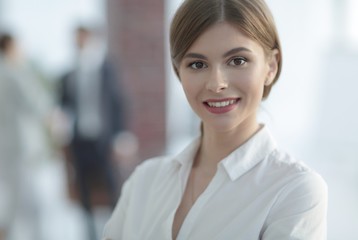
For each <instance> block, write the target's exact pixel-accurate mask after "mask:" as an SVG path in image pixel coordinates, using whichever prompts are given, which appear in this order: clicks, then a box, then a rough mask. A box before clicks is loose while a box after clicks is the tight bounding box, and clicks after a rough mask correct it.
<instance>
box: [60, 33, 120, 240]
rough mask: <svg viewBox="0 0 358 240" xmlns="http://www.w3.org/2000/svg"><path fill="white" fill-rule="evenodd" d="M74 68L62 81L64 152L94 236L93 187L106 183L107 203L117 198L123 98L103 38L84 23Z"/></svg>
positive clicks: (77, 40)
mask: <svg viewBox="0 0 358 240" xmlns="http://www.w3.org/2000/svg"><path fill="white" fill-rule="evenodd" d="M76 46H77V54H76V56H77V59H76V63H75V68H74V69H73V70H71V71H70V72H68V73H67V74H65V75H64V76H63V78H62V79H61V81H60V90H59V95H60V104H61V108H62V111H63V113H64V115H65V116H66V118H67V122H68V123H70V124H69V125H70V126H71V127H70V129H71V130H70V131H69V133H70V138H69V141H68V145H67V147H66V149H67V156H68V158H69V159H70V161H71V163H72V164H73V168H74V170H75V171H74V172H75V180H76V184H77V186H78V193H79V198H80V202H81V204H82V206H83V208H84V209H85V211H86V213H87V214H88V227H89V231H90V235H91V236H90V237H91V239H93V240H95V239H96V237H95V235H96V233H95V232H94V229H95V227H94V222H93V215H92V214H93V213H92V207H93V206H92V203H91V199H93V197H94V194H95V193H96V189H97V188H98V186H99V187H103V186H104V187H105V188H106V190H107V195H108V197H109V198H108V199H109V204H110V206H111V207H114V204H115V202H116V200H117V198H118V192H119V181H118V175H117V173H118V171H116V168H115V167H114V166H113V162H112V161H111V157H112V156H113V154H114V152H115V151H114V149H115V145H116V142H118V141H117V140H118V138H119V136H120V134H121V133H122V132H123V131H124V130H125V119H126V114H125V104H126V102H125V100H124V98H123V92H122V89H121V88H120V82H119V79H118V78H117V75H116V72H115V71H114V69H113V68H112V66H111V64H110V62H109V61H108V58H107V57H106V51H105V44H104V43H103V41H102V40H101V39H100V38H98V37H97V35H96V34H95V33H94V32H93V31H91V30H90V29H88V28H84V27H79V28H78V29H77V30H76Z"/></svg>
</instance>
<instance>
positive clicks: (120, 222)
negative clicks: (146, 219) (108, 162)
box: [102, 173, 134, 240]
mask: <svg viewBox="0 0 358 240" xmlns="http://www.w3.org/2000/svg"><path fill="white" fill-rule="evenodd" d="M133 175H134V173H133V174H132V175H131V177H130V178H129V179H128V180H127V181H126V182H125V183H124V184H123V187H122V192H121V197H120V199H119V201H118V203H117V205H116V207H115V209H114V211H113V213H112V216H111V217H110V219H109V221H108V222H107V223H106V225H105V228H104V231H103V236H102V240H119V239H122V235H123V229H124V225H125V219H126V210H127V209H128V206H129V203H130V201H129V200H130V193H131V188H132V185H133V184H132V182H133Z"/></svg>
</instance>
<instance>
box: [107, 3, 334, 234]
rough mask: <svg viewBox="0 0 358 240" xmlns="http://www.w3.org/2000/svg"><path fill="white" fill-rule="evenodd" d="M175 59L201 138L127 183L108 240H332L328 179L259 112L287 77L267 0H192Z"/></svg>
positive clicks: (181, 13) (174, 37) (183, 10)
mask: <svg viewBox="0 0 358 240" xmlns="http://www.w3.org/2000/svg"><path fill="white" fill-rule="evenodd" d="M170 34H171V35H170V44H171V56H172V62H173V66H174V70H175V72H176V74H177V76H178V77H179V79H180V81H181V84H182V86H183V89H184V91H185V94H186V97H187V99H188V101H189V103H190V105H191V107H192V108H193V110H194V111H195V112H196V114H197V115H198V116H199V117H200V119H201V120H202V133H201V136H200V137H199V138H198V139H196V140H195V141H194V142H193V143H192V144H190V145H189V146H188V147H187V148H186V149H185V150H184V151H183V152H182V153H181V154H179V155H178V156H175V157H161V158H154V159H152V160H148V161H146V162H145V163H143V164H142V165H141V166H139V167H138V168H137V169H136V170H135V172H134V173H133V174H132V176H131V177H130V178H129V180H128V181H127V182H126V184H125V186H124V189H123V192H122V196H121V198H120V200H119V203H118V205H117V207H116V209H115V211H114V213H113V215H112V217H111V219H110V221H109V222H108V224H107V226H106V229H105V233H104V239H111V240H117V239H156V240H159V239H194V240H202V239H220V240H221V239H225V240H226V239H245V240H246V239H250V240H251V239H265V240H268V239H272V240H278V239H304V240H308V239H312V240H313V239H314V240H319V239H325V238H326V208H327V189H326V184H325V182H324V180H323V179H322V178H321V177H320V176H319V175H318V174H317V173H315V172H314V171H313V170H311V169H310V168H308V167H307V166H305V165H304V164H303V163H302V162H298V161H295V160H294V159H293V158H292V157H291V156H289V155H288V154H286V153H284V152H283V151H281V150H280V149H279V148H278V147H277V146H276V144H275V142H274V140H273V138H272V136H271V134H270V132H269V130H268V129H267V127H265V126H264V125H263V124H259V123H258V121H257V118H256V112H257V110H258V107H259V104H260V102H261V101H262V99H265V98H267V97H268V95H269V93H270V90H271V87H272V86H273V85H274V84H275V82H276V81H277V79H278V77H279V74H280V71H281V63H282V60H281V47H280V42H279V38H278V35H277V31H276V27H275V24H274V21H273V18H272V16H271V13H270V11H269V9H268V8H267V6H266V4H265V2H264V1H262V0H186V1H184V3H183V4H182V6H181V7H180V8H179V10H178V11H177V13H176V15H175V17H174V19H173V22H172V25H171V32H170Z"/></svg>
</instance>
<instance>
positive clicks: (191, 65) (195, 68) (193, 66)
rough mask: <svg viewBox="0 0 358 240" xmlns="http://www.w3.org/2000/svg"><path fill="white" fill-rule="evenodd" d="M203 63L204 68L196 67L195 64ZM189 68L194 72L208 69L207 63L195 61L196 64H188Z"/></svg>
mask: <svg viewBox="0 0 358 240" xmlns="http://www.w3.org/2000/svg"><path fill="white" fill-rule="evenodd" d="M198 63H201V64H203V66H202V67H201V68H198V67H195V64H198ZM188 67H189V68H191V69H194V70H198V69H203V68H207V67H208V65H206V64H205V63H203V62H201V61H195V62H191V63H189V64H188Z"/></svg>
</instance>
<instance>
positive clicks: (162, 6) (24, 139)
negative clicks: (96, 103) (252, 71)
mask: <svg viewBox="0 0 358 240" xmlns="http://www.w3.org/2000/svg"><path fill="white" fill-rule="evenodd" d="M267 2H268V4H269V6H270V7H271V10H272V12H273V14H274V17H275V19H276V23H277V26H278V30H279V33H280V36H281V42H282V45H283V60H284V65H283V72H282V75H281V78H280V80H279V82H278V83H277V85H276V86H275V87H274V88H273V91H272V93H271V95H270V97H269V99H268V100H267V101H265V102H264V103H263V104H262V108H261V110H260V118H261V120H262V121H263V122H265V123H266V124H267V125H269V127H270V128H271V130H272V132H273V133H274V135H275V136H276V139H277V141H278V142H279V144H280V145H281V147H282V148H284V149H287V151H288V152H290V153H291V154H292V155H294V156H295V157H296V158H298V159H300V160H303V161H305V162H306V163H307V164H308V165H310V166H311V167H312V168H314V169H315V170H316V171H318V172H319V173H320V174H321V175H322V176H323V177H324V178H325V180H326V181H327V183H328V187H329V212H328V239H329V240H341V239H355V238H358V228H357V223H358V205H357V202H358V188H357V183H358V163H357V160H358V148H357V144H358V140H357V136H358V125H357V123H358V111H357V110H356V107H354V104H357V103H358V94H357V93H356V91H357V90H356V89H358V81H357V79H358V68H357V66H358V31H357V27H356V26H357V25H358V14H357V11H358V1H356V0H316V1H309V0H300V1H284V0H267ZM180 3H181V0H166V1H165V0H147V1H137V0H107V1H105V0H71V1H70V0H52V1H47V0H27V1H23V0H0V34H2V35H3V34H5V33H7V34H9V35H10V36H11V37H12V39H13V40H15V41H14V42H15V43H16V51H14V50H12V51H10V58H9V59H10V60H6V58H5V57H3V56H2V58H1V62H0V64H1V66H0V135H1V136H0V144H1V146H0V227H2V226H4V227H3V228H4V229H7V230H6V234H7V235H8V238H5V237H4V235H5V231H3V233H2V232H1V230H0V239H1V240H2V238H3V239H7V240H8V239H11V240H22V239H24V240H25V239H26V240H32V239H36V240H57V239H58V240H60V239H61V240H62V239H67V240H72V239H73V240H75V239H76V240H81V239H83V240H87V239H95V238H96V237H93V236H96V235H97V236H99V235H100V233H101V231H102V229H103V226H104V224H105V222H106V221H107V220H108V218H109V216H110V212H111V208H112V203H111V201H110V198H111V196H112V195H113V194H112V195H111V193H112V192H111V191H110V190H108V189H110V188H108V189H107V190H106V191H102V190H103V188H104V186H107V185H106V184H99V185H96V186H95V187H93V186H92V185H91V190H92V194H91V196H87V195H85V194H84V195H83V194H82V190H83V188H80V187H79V186H82V185H81V184H79V182H78V179H77V177H76V176H77V175H78V174H79V173H78V166H77V165H76V164H74V160H73V158H74V156H73V155H71V151H70V150H71V149H72V148H68V146H71V145H70V143H71V141H73V139H76V137H75V136H73V131H72V130H73V128H74V119H75V118H74V117H73V116H75V115H74V111H75V110H73V109H71V108H70V107H69V106H70V105H66V103H67V102H66V101H67V100H68V97H67V98H66V96H67V95H66V94H64V92H65V91H64V89H67V88H69V87H64V84H63V82H64V79H65V78H66V77H65V76H68V73H71V72H72V73H73V72H75V73H76V74H73V76H72V77H78V79H82V78H81V77H80V76H81V74H87V75H88V76H96V77H94V79H96V78H99V76H102V75H101V74H102V72H101V71H100V69H102V67H103V66H104V65H103V62H107V61H105V60H110V61H109V62H110V63H111V64H110V65H111V66H112V68H111V69H112V72H111V74H104V76H106V77H108V76H112V74H113V76H116V78H115V79H117V80H116V83H117V85H116V87H114V88H112V90H113V89H115V90H118V92H117V93H120V94H118V95H121V96H120V97H119V98H116V99H117V100H116V101H117V104H119V105H120V106H121V107H122V109H125V111H123V114H122V116H121V119H122V120H121V121H123V122H125V124H123V125H122V127H121V128H118V129H117V130H116V131H117V132H116V135H115V136H114V137H113V143H111V147H113V149H111V150H113V151H111V152H110V154H108V155H110V156H109V158H110V161H111V164H112V165H111V166H112V169H115V171H112V172H111V173H108V172H106V174H107V175H111V174H112V175H113V174H114V175H115V176H120V177H118V179H117V182H118V183H119V184H118V185H119V186H115V188H116V189H118V190H119V188H120V183H121V182H123V181H124V180H125V179H126V178H127V177H128V175H129V174H130V173H131V171H132V170H133V168H134V167H135V166H136V165H137V164H138V163H140V162H141V161H143V160H145V159H147V158H149V157H153V156H157V155H162V154H175V153H177V152H179V151H180V150H181V149H182V148H183V147H184V146H185V145H186V144H187V143H188V142H189V141H190V139H192V138H193V137H194V136H195V135H197V134H198V125H199V124H198V120H197V118H196V117H195V115H194V114H193V113H192V112H191V110H190V109H189V107H188V104H187V102H186V100H185V97H184V95H183V92H182V90H181V87H180V84H179V82H178V80H177V79H176V77H175V75H174V73H173V71H172V69H171V63H170V58H169V52H168V28H169V23H170V20H171V18H172V16H173V13H174V12H175V10H176V8H177V7H178V6H179V4H180ZM79 26H81V27H82V28H84V29H85V30H86V33H89V36H90V39H91V41H90V44H89V46H90V47H86V48H84V49H85V51H81V50H80V49H81V48H80V47H79V45H80V44H79V41H78V35H77V34H78V30H79V29H78V27H79ZM11 46H13V45H11ZM14 52H15V53H14ZM81 52H82V53H81ZM83 52H84V53H83ZM3 55H4V56H5V54H3ZM96 59H97V60H98V61H97V60H96ZM92 60H93V61H92ZM14 63H15V64H14ZM83 66H86V67H83ZM74 69H77V70H75V71H74ZM94 70H98V71H97V72H96V71H94ZM20 73H21V74H20ZM69 76H71V75H69ZM11 79H13V80H11ZM106 81H107V80H106ZM15 83H16V84H15ZM78 84H79V85H78V86H80V87H78V86H77V89H82V88H81V86H82V85H81V81H80V80H79V81H78ZM93 84H96V81H95V80H94V81H93ZM10 90H14V92H12V91H10ZM79 92H81V91H79ZM114 94H115V93H114ZM80 95H81V94H80ZM107 95H108V94H107ZM107 95H106V96H107ZM81 96H82V95H81ZM84 96H85V94H84ZM66 99H67V100H66ZM118 99H120V100H118ZM97 110H98V109H97ZM9 116H11V117H13V120H9V119H10V117H9ZM8 117H9V118H8ZM15 123H16V124H15ZM92 124H95V123H92ZM92 130H93V129H92ZM14 132H16V134H14ZM111 139H112V138H111ZM90 178H94V179H95V178H97V175H95V174H92V175H90ZM106 183H107V182H106ZM91 184H92V183H91ZM96 184H97V183H96ZM112 187H113V186H112ZM81 189H82V190H81ZM112 190H113V189H112ZM114 192H115V191H114ZM83 196H87V198H86V199H87V200H88V199H89V200H90V202H91V208H90V210H89V209H88V206H87V205H86V204H85V201H83ZM4 206H11V207H10V208H9V207H4ZM91 226H92V227H91ZM92 228H94V229H95V230H96V231H90V230H89V229H92ZM1 235H3V236H1Z"/></svg>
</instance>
